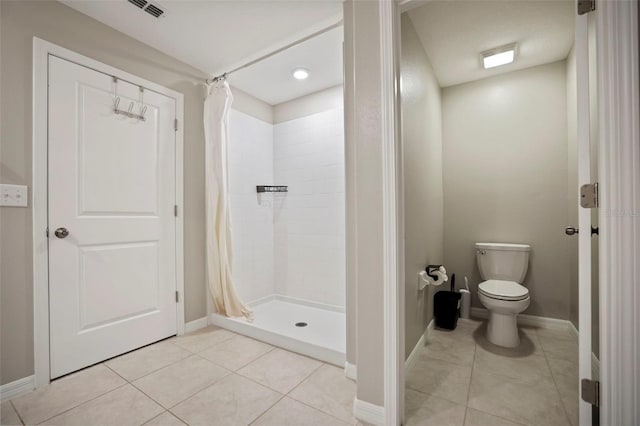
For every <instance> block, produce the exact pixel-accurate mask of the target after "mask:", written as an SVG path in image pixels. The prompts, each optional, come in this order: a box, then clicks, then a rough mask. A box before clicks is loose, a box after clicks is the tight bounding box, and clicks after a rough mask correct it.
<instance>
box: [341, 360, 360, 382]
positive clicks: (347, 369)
mask: <svg viewBox="0 0 640 426" xmlns="http://www.w3.org/2000/svg"><path fill="white" fill-rule="evenodd" d="M344 375H345V377H346V378H347V379H351V380H353V381H356V380H357V379H356V377H358V369H357V367H356V365H355V364H351V363H349V362H345V363H344Z"/></svg>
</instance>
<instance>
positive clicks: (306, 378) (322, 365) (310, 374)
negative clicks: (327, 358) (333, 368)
mask: <svg viewBox="0 0 640 426" xmlns="http://www.w3.org/2000/svg"><path fill="white" fill-rule="evenodd" d="M325 365H327V363H325V362H321V364H320V365H319V366H318V367H316V368H314V369H313V371H312V372H311V373H309V375H308V376H306V377H305V378H304V379H302V380H301V381H300V383H298V384H297V385H295V386H294V387H293V388H291V390H290V391H289V392H287V393H286V394H285V395H289V394H290V393H291V392H293V391H294V390H296V389H298V388H299V387H300V386H302V384H303V383H304V382H306V381H307V380H309V379H310V378H311V376H313V375H314V374H315V373H316V371H318V370H320V369H321V368H322V367H324V366H325ZM294 399H295V398H294Z"/></svg>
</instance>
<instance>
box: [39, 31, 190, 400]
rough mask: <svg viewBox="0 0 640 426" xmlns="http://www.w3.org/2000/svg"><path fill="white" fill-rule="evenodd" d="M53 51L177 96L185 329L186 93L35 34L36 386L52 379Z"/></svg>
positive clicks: (179, 269)
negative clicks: (50, 97) (50, 126)
mask: <svg viewBox="0 0 640 426" xmlns="http://www.w3.org/2000/svg"><path fill="white" fill-rule="evenodd" d="M49 55H51V56H56V57H58V58H61V59H65V60H67V61H70V62H73V63H75V64H78V65H81V66H84V67H86V68H90V69H93V70H95V71H98V72H101V73H104V74H108V75H113V76H116V77H118V78H119V79H121V80H125V81H127V82H129V83H131V84H134V85H137V86H143V87H145V88H146V89H149V90H152V91H154V92H157V93H160V94H162V95H164V96H167V97H169V98H172V99H174V100H175V102H176V118H177V119H178V123H179V125H178V129H177V131H176V147H175V155H176V159H175V161H176V164H175V177H176V193H175V199H176V205H177V206H178V211H179V214H178V215H177V217H176V222H175V233H176V290H177V291H178V293H179V295H180V297H179V299H178V303H177V304H176V305H177V306H176V307H177V312H176V325H177V332H178V335H180V334H183V333H184V240H183V238H184V219H183V214H182V212H183V211H184V209H183V182H184V177H183V155H184V154H183V139H184V131H183V127H184V126H183V125H182V123H184V95H183V94H182V93H179V92H176V91H174V90H171V89H168V88H166V87H163V86H160V85H158V84H156V83H153V82H151V81H148V80H145V79H143V78H140V77H137V76H135V75H133V74H129V73H127V72H125V71H122V70H120V69H118V68H115V67H112V66H110V65H106V64H104V63H102V62H99V61H96V60H94V59H91V58H88V57H86V56H83V55H80V54H78V53H76V52H73V51H71V50H68V49H65V48H64V47H61V46H58V45H56V44H53V43H50V42H48V41H45V40H42V39H40V38H37V37H34V38H33V105H32V108H33V109H32V114H33V123H32V133H33V134H32V138H33V139H32V148H33V163H32V164H33V166H32V167H33V170H32V179H33V180H32V194H33V195H32V210H33V217H32V225H33V229H32V233H33V361H34V385H35V387H36V388H39V387H41V386H44V385H47V384H49V382H50V381H51V379H50V377H51V375H50V363H49V362H50V353H49V343H50V342H49V245H48V240H49V239H48V237H47V235H46V230H47V226H48V197H49V189H48V175H49V172H48V136H49V135H48V109H49V105H48V84H49V67H48V63H49Z"/></svg>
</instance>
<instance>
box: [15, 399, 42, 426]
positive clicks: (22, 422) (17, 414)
mask: <svg viewBox="0 0 640 426" xmlns="http://www.w3.org/2000/svg"><path fill="white" fill-rule="evenodd" d="M7 402H8V403H9V405H11V408H13V411H14V412H15V413H16V416H18V420H20V424H22V425H25V422H24V419H23V418H22V416H21V415H20V413H18V410H17V409H16V406H15V405H13V400H11V399H10V400H9V401H7ZM45 421H46V420H45Z"/></svg>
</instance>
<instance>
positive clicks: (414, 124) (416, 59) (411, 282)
mask: <svg viewBox="0 0 640 426" xmlns="http://www.w3.org/2000/svg"><path fill="white" fill-rule="evenodd" d="M400 72H401V76H402V88H401V90H402V92H401V96H402V151H403V153H402V156H403V177H404V222H405V232H404V247H405V265H404V268H405V301H406V302H405V357H408V356H409V354H410V353H411V351H412V350H413V348H414V347H415V345H416V343H417V342H418V340H419V339H420V336H422V334H423V333H424V330H425V328H426V326H427V324H428V323H429V321H430V320H431V318H432V317H433V290H432V287H427V289H425V290H424V291H422V292H418V278H417V274H418V272H420V271H422V270H424V267H425V266H426V265H428V264H438V263H443V261H444V242H443V232H444V229H443V191H442V189H443V186H442V99H441V95H440V85H439V84H438V81H437V80H436V77H435V75H434V73H433V69H432V68H431V64H430V62H429V58H428V57H427V55H426V53H425V51H424V48H423V47H422V43H421V42H420V39H419V38H418V34H417V33H416V30H415V28H414V26H413V24H412V22H411V19H409V15H407V14H406V13H405V14H403V15H402V58H401V65H400Z"/></svg>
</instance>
